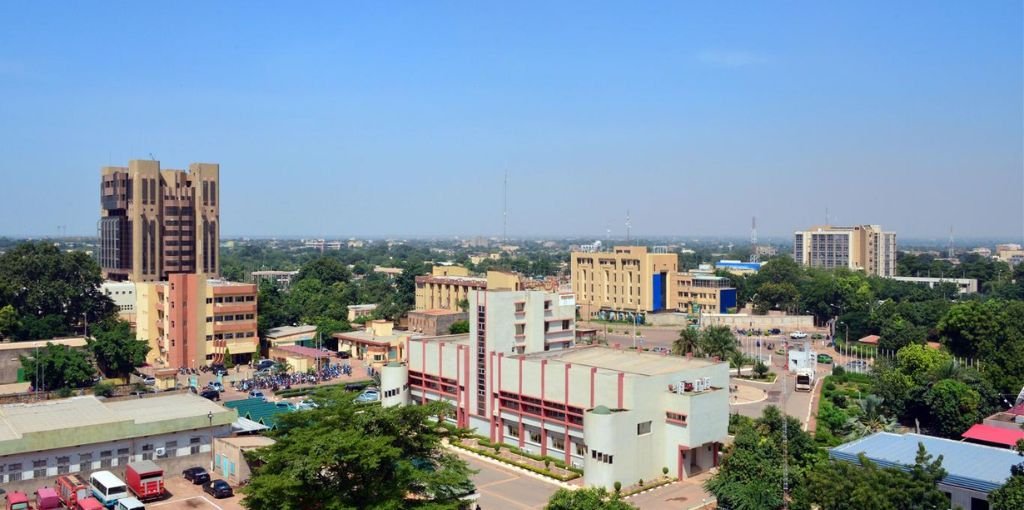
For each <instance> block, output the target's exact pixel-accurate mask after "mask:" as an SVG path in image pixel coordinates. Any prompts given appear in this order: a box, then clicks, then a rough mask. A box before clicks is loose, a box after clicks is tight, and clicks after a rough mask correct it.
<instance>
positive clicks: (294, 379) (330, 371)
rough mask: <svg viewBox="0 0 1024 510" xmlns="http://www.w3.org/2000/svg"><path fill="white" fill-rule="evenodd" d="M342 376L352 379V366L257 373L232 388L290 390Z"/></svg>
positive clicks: (342, 365)
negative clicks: (297, 371)
mask: <svg viewBox="0 0 1024 510" xmlns="http://www.w3.org/2000/svg"><path fill="white" fill-rule="evenodd" d="M342 376H347V377H352V366H351V365H349V364H348V363H345V364H328V365H324V366H323V367H322V368H321V369H320V370H318V371H316V372H309V373H292V374H289V373H276V374H275V373H270V374H260V373H256V374H254V375H253V377H252V378H250V379H243V380H241V381H232V382H231V386H233V387H234V388H236V389H239V390H241V391H249V390H256V389H259V390H271V391H277V390H279V389H288V388H291V387H292V386H293V385H298V384H318V383H321V382H325V381H330V380H332V379H337V378H339V377H342Z"/></svg>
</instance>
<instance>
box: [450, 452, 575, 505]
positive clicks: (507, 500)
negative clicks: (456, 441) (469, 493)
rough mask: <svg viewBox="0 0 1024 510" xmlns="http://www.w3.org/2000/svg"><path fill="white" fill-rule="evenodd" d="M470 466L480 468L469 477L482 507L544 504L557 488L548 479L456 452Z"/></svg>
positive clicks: (478, 502) (475, 468)
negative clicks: (543, 479) (531, 475)
mask: <svg viewBox="0 0 1024 510" xmlns="http://www.w3.org/2000/svg"><path fill="white" fill-rule="evenodd" d="M459 457H461V458H462V459H463V460H465V461H466V462H467V463H469V467H470V468H471V469H474V470H477V471H479V472H478V473H477V474H475V475H473V476H472V477H471V478H472V480H473V483H474V484H476V490H477V492H479V493H480V499H478V500H477V504H478V505H480V509H481V510H496V509H499V508H501V509H504V508H508V509H513V510H521V509H527V508H530V509H533V508H544V505H546V504H547V502H548V499H550V498H551V495H552V494H554V493H555V491H557V490H558V487H557V486H555V485H554V484H551V483H547V482H544V481H541V480H538V479H536V478H533V477H530V476H527V475H525V474H521V473H518V472H516V471H512V470H510V469H505V468H503V467H500V466H496V465H494V464H491V463H489V462H484V461H482V460H478V459H475V458H472V457H469V456H467V455H459Z"/></svg>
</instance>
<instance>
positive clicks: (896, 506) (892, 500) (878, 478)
mask: <svg viewBox="0 0 1024 510" xmlns="http://www.w3.org/2000/svg"><path fill="white" fill-rule="evenodd" d="M859 460H860V464H859V465H858V464H853V463H849V462H843V461H838V460H832V461H827V462H825V463H823V465H821V466H819V467H818V468H817V469H813V470H810V471H808V472H807V491H806V492H805V494H806V496H807V503H810V504H811V505H812V506H813V507H817V508H819V509H821V510H862V509H865V508H872V509H878V510H904V509H906V510H945V509H947V508H949V500H948V499H946V496H945V494H943V493H942V491H940V490H939V489H938V486H937V483H938V482H939V480H942V478H943V477H945V476H946V471H945V470H944V469H942V457H941V456H940V457H939V458H938V459H935V460H934V461H933V460H932V457H931V455H929V454H928V452H927V451H925V449H924V445H922V444H918V451H917V458H916V459H915V463H914V466H912V467H911V468H910V470H909V471H904V470H902V469H898V468H881V467H879V466H878V465H877V464H875V463H873V462H871V461H870V460H868V459H867V458H866V457H864V456H863V455H861V456H860V458H859Z"/></svg>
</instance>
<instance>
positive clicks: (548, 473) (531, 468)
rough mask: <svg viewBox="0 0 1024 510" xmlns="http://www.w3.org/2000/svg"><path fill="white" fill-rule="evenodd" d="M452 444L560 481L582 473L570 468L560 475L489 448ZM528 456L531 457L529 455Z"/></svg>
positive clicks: (566, 480) (572, 478)
mask: <svg viewBox="0 0 1024 510" xmlns="http://www.w3.org/2000/svg"><path fill="white" fill-rule="evenodd" d="M454 446H455V447H456V448H462V449H464V450H469V451H471V452H473V453H475V454H477V455H483V456H484V457H487V458H490V459H494V460H496V461H499V462H504V463H505V464H511V465H513V466H516V467H520V468H522V469H525V470H527V471H530V472H533V473H537V474H539V475H544V476H547V477H549V478H554V479H555V480H559V481H562V482H568V481H569V480H575V479H577V478H579V477H580V475H581V474H582V473H581V472H579V471H578V470H570V471H572V473H573V474H572V475H566V476H562V475H558V474H556V473H552V472H551V471H548V470H546V469H544V468H538V467H534V466H531V465H529V464H520V463H518V462H514V461H512V460H509V459H506V458H505V457H502V456H500V455H495V454H494V452H493V451H491V450H484V449H481V448H473V447H471V446H466V445H464V444H459V445H454ZM530 458H533V457H530ZM534 460H540V459H534ZM552 464H554V462H552ZM563 469H564V468H563Z"/></svg>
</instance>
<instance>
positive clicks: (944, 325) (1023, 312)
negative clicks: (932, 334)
mask: <svg viewBox="0 0 1024 510" xmlns="http://www.w3.org/2000/svg"><path fill="white" fill-rule="evenodd" d="M938 332H939V333H940V334H941V335H942V337H943V342H944V343H945V344H946V346H947V347H948V348H949V350H950V352H952V353H953V355H955V356H957V357H964V358H971V359H974V360H977V361H980V362H981V367H982V368H981V369H982V373H983V374H984V375H985V377H986V378H988V379H989V381H991V383H992V385H993V386H994V387H995V389H996V390H997V391H998V392H999V393H1011V392H1012V393H1017V392H1018V391H1020V388H1021V386H1024V363H1021V362H1020V360H1022V359H1024V301H1003V300H1000V299H988V300H984V301H973V300H972V301H965V302H962V303H957V304H955V305H953V306H952V307H951V308H950V309H949V312H948V313H947V314H946V317H944V318H943V319H942V321H940V322H939V326H938Z"/></svg>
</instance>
